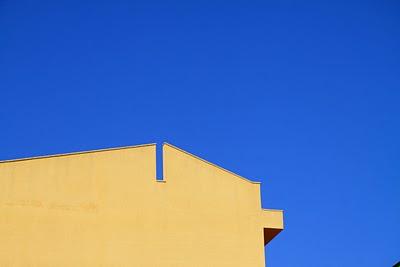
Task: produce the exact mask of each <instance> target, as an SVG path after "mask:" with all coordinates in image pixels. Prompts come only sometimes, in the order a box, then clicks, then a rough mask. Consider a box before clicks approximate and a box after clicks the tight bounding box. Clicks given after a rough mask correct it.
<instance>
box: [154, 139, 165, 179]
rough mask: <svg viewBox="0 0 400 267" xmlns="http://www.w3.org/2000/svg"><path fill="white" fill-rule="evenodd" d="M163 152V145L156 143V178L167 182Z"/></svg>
mask: <svg viewBox="0 0 400 267" xmlns="http://www.w3.org/2000/svg"><path fill="white" fill-rule="evenodd" d="M163 153H164V152H163V145H162V144H156V180H157V182H165V180H164V157H163Z"/></svg>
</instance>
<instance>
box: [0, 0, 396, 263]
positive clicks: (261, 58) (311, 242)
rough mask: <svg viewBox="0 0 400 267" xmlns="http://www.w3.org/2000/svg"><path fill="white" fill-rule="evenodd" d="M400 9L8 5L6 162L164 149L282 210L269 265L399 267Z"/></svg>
mask: <svg viewBox="0 0 400 267" xmlns="http://www.w3.org/2000/svg"><path fill="white" fill-rule="evenodd" d="M399 14H400V4H399V2H397V1H395V0H392V1H390V0H389V1H385V0H383V1H381V0H376V1H359V2H356V1H330V2H328V1H297V2H296V1H233V2H232V1H218V0H216V1H182V2H179V1H153V0H148V1H141V2H139V1H92V2H91V1H72V0H68V1H17V0H14V1H11V0H2V1H0V125H1V126H0V127H1V128H0V129H1V130H0V159H11V158H19V157H27V156H34V155H43V154H52V153H62V152H71V151H77V150H88V149H98V148H105V147H113V146H123V145H132V144H141V143H149V142H163V141H168V142H170V143H172V144H174V145H177V146H179V147H181V148H183V149H185V150H188V151H190V152H192V153H194V154H196V155H199V156H201V157H203V158H205V159H208V160H210V161H212V162H214V163H217V164H219V165H221V166H223V167H225V168H227V169H230V170H232V171H234V172H237V173H238V174H241V175H243V176H245V177H248V178H249V179H252V180H258V181H262V182H263V184H262V198H263V205H264V207H267V208H279V209H284V210H285V211H286V230H285V231H284V232H283V233H282V234H281V235H280V236H278V237H277V238H276V239H275V240H274V241H273V242H272V243H271V244H270V246H269V249H268V252H267V254H268V259H269V266H271V267H273V266H275V267H278V266H304V267H313V266H316V267H321V266H332V267H338V266H364V267H367V266H368V267H369V266H370V267H373V266H391V265H392V264H394V263H395V262H396V261H398V260H400V245H399V240H400V15H399Z"/></svg>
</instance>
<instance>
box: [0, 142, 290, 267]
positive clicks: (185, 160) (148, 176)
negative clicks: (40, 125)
mask: <svg viewBox="0 0 400 267" xmlns="http://www.w3.org/2000/svg"><path fill="white" fill-rule="evenodd" d="M155 150H156V149H155V145H143V146H136V147H127V148H119V149H110V150H103V151H92V152H82V153H74V154H66V155H55V156H49V157H42V158H32V159H21V160H13V161H6V162H1V163H0V266H24V267H27V266H28V267H29V266H265V261H264V244H265V243H268V241H269V240H270V239H272V238H273V237H274V236H275V235H276V234H277V233H278V232H279V231H280V230H281V229H283V220H282V212H281V211H274V210H263V209H262V208H261V201H260V191H259V190H260V187H259V184H258V183H254V182H251V181H248V180H246V179H244V178H241V177H239V176H237V175H235V174H233V173H231V172H228V171H226V170H224V169H221V168H219V167H218V166H215V165H213V164H211V163H208V162H206V161H204V160H201V159H199V158H197V157H195V156H193V155H190V154H188V153H186V152H184V151H182V150H180V149H178V148H175V147H173V146H171V145H168V144H165V145H164V146H163V161H164V162H163V166H164V181H157V180H156V178H155V176H156V174H155V172H156V155H155V153H156V151H155Z"/></svg>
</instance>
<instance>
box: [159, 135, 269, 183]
mask: <svg viewBox="0 0 400 267" xmlns="http://www.w3.org/2000/svg"><path fill="white" fill-rule="evenodd" d="M163 145H167V146H169V147H172V148H174V149H176V150H178V151H180V152H182V153H185V154H186V155H189V156H191V157H193V158H195V159H198V160H200V161H202V162H204V163H206V164H208V165H211V166H213V167H216V168H217V169H220V170H222V171H224V172H227V173H229V174H232V175H234V176H236V177H238V178H240V179H242V180H244V181H246V182H248V183H252V184H261V182H255V181H251V180H249V179H247V178H245V177H243V176H240V175H239V174H236V173H234V172H232V171H230V170H227V169H225V168H222V167H221V166H218V165H217V164H214V163H212V162H209V161H207V160H205V159H202V158H200V157H198V156H196V155H193V154H192V153H189V152H187V151H185V150H183V149H181V148H179V147H176V146H174V145H171V144H170V143H166V142H164V143H163Z"/></svg>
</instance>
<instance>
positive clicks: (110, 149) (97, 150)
mask: <svg viewBox="0 0 400 267" xmlns="http://www.w3.org/2000/svg"><path fill="white" fill-rule="evenodd" d="M155 145H156V143H149V144H143V145H130V146H120V147H110V148H102V149H94V150H84V151H77V152H69V153H61V154H52V155H43V156H35V157H27V158H19V159H8V160H0V164H1V163H9V162H18V161H27V160H34V159H47V158H57V157H65V156H74V155H80V154H90V153H96V152H107V151H114V150H123V149H129V148H139V147H145V146H155Z"/></svg>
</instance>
